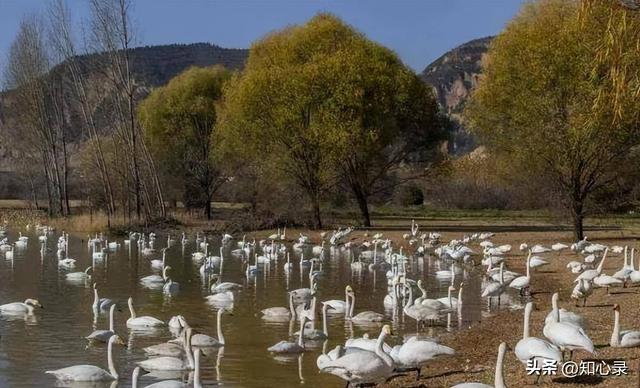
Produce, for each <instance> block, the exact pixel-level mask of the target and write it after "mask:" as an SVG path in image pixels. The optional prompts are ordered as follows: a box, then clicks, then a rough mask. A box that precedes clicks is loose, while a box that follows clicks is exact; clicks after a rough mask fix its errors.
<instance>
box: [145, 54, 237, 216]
mask: <svg viewBox="0 0 640 388" xmlns="http://www.w3.org/2000/svg"><path fill="white" fill-rule="evenodd" d="M229 76H230V72H228V71H227V70H225V69H224V68H223V67H222V66H212V67H207V68H198V67H192V68H189V69H187V70H185V71H184V72H182V73H181V74H178V75H177V76H176V77H174V78H173V79H171V80H170V81H169V83H168V84H167V85H166V86H163V87H161V88H158V89H155V90H154V91H153V92H152V93H151V94H150V95H149V96H148V97H147V98H146V99H145V100H144V101H143V102H142V103H141V104H140V106H139V107H138V117H139V119H140V122H141V123H142V126H143V128H144V132H145V135H146V138H147V139H148V144H149V145H150V147H151V149H152V150H153V153H154V154H155V155H156V157H157V158H158V159H159V160H160V162H161V164H160V165H161V166H164V167H165V170H166V172H167V173H169V174H170V175H171V176H172V177H174V179H173V180H174V181H176V180H177V181H178V182H182V183H183V187H184V195H183V200H184V202H185V203H186V204H187V206H190V207H193V206H195V207H200V208H202V209H204V213H205V214H206V216H207V219H210V218H211V198H212V196H213V194H214V193H215V191H216V190H217V189H218V188H219V187H220V185H221V184H222V183H223V182H224V180H225V178H224V176H223V175H222V174H221V173H220V172H219V169H218V168H217V167H216V165H215V163H214V157H213V156H214V155H213V151H212V150H213V147H212V146H211V141H212V134H213V132H214V129H215V123H216V105H215V104H216V102H217V100H218V99H219V98H220V96H221V94H222V85H223V83H224V82H225V81H226V80H227V79H228V78H229ZM175 178H179V179H175Z"/></svg>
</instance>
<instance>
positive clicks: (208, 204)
mask: <svg viewBox="0 0 640 388" xmlns="http://www.w3.org/2000/svg"><path fill="white" fill-rule="evenodd" d="M204 209H205V214H206V215H207V220H208V221H211V197H209V198H207V203H206V204H205V205H204Z"/></svg>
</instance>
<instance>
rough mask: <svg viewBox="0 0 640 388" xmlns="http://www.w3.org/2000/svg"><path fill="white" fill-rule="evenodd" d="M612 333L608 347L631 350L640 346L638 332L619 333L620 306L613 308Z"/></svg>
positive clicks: (639, 333) (626, 331)
mask: <svg viewBox="0 0 640 388" xmlns="http://www.w3.org/2000/svg"><path fill="white" fill-rule="evenodd" d="M613 313H614V322H613V333H611V341H610V342H609V345H610V346H611V347H612V348H613V347H615V348H633V347H636V346H640V331H632V330H623V331H620V305H618V304H616V305H615V306H613Z"/></svg>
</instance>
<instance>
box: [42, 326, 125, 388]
mask: <svg viewBox="0 0 640 388" xmlns="http://www.w3.org/2000/svg"><path fill="white" fill-rule="evenodd" d="M114 344H118V345H124V346H126V344H125V342H124V341H123V340H122V338H120V337H119V336H118V335H112V336H111V338H109V345H108V346H107V362H108V365H109V372H107V371H106V370H104V369H102V368H98V367H97V366H93V365H74V366H70V367H67V368H62V369H57V370H48V371H46V372H44V373H48V374H52V375H54V376H55V377H56V378H57V379H58V380H60V381H109V380H117V379H118V372H116V368H115V365H114V363H113V345H114Z"/></svg>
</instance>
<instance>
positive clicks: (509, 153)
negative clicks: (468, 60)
mask: <svg viewBox="0 0 640 388" xmlns="http://www.w3.org/2000/svg"><path fill="white" fill-rule="evenodd" d="M639 17H640V13H638V12H635V11H632V10H630V9H628V8H625V7H621V6H620V5H619V3H617V2H610V1H604V0H582V1H564V0H542V1H538V2H535V3H531V4H528V5H525V6H524V8H523V10H522V11H521V12H520V14H519V15H518V16H517V17H516V18H515V19H514V20H513V21H512V22H511V23H509V25H508V26H507V28H506V29H505V30H504V31H503V32H502V33H501V34H500V35H499V36H498V37H497V38H496V39H495V40H494V41H493V42H492V45H491V47H490V50H489V53H488V58H487V61H486V63H485V65H484V70H483V73H484V77H483V79H482V81H481V82H480V85H479V87H478V88H477V90H476V91H475V92H474V93H473V96H472V98H471V101H470V103H469V105H468V107H467V109H466V112H465V116H466V118H467V119H468V120H469V122H470V124H471V126H472V128H474V130H475V132H476V133H477V134H478V135H479V136H480V138H481V139H482V141H484V142H485V143H486V144H487V145H488V146H489V149H490V150H491V151H492V152H495V153H496V155H499V156H501V157H505V158H507V159H508V160H509V163H510V164H511V165H512V166H513V168H514V170H513V171H514V173H515V174H517V175H520V176H521V178H522V179H523V180H526V179H527V174H538V175H545V176H547V177H548V178H549V184H550V185H551V186H552V187H554V188H555V189H556V191H557V192H558V193H559V194H560V195H561V196H562V198H563V200H564V204H565V205H566V208H567V210H568V211H569V212H570V213H571V216H572V219H573V226H574V234H575V238H576V239H582V238H583V221H584V217H585V212H586V210H587V209H586V208H587V205H588V200H589V198H590V196H592V194H593V193H594V192H595V191H596V190H598V189H600V188H602V187H605V186H606V185H608V184H609V183H610V182H611V181H612V180H613V179H615V178H616V177H617V174H618V171H617V169H616V164H618V163H621V162H622V161H623V160H624V159H625V157H627V155H628V153H629V150H630V149H631V148H632V147H633V146H635V145H637V144H638V143H639V142H640V131H639V129H640V127H639V126H638V124H639V118H640V106H639V105H638V104H637V98H638V95H639V94H640V73H639V72H638V69H639V68H640V51H639V50H638V49H637V48H638V47H640V19H639ZM533 189H535V188H533Z"/></svg>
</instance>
